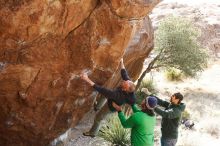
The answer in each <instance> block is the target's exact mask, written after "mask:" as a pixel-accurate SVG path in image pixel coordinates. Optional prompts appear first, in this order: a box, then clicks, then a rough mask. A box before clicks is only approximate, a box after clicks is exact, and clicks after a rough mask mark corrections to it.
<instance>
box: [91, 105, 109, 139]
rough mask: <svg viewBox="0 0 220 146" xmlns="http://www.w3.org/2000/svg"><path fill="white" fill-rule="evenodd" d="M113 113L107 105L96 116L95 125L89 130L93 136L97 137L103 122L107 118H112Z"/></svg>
mask: <svg viewBox="0 0 220 146" xmlns="http://www.w3.org/2000/svg"><path fill="white" fill-rule="evenodd" d="M111 113H113V112H112V111H110V110H109V107H108V104H107V103H105V105H104V106H103V107H102V108H101V109H100V110H99V111H98V113H97V114H96V115H95V118H94V123H93V125H92V128H91V129H90V130H89V133H90V134H92V135H97V134H98V132H99V129H100V127H101V122H102V121H103V120H104V119H105V118H107V116H110V115H111Z"/></svg>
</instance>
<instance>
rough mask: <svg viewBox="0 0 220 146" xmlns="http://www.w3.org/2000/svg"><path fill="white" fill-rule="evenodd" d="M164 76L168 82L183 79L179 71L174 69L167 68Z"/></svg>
mask: <svg viewBox="0 0 220 146" xmlns="http://www.w3.org/2000/svg"><path fill="white" fill-rule="evenodd" d="M165 75H166V78H167V80H169V81H181V80H182V78H183V74H182V73H181V71H180V70H178V69H175V68H169V69H168V70H166V72H165Z"/></svg>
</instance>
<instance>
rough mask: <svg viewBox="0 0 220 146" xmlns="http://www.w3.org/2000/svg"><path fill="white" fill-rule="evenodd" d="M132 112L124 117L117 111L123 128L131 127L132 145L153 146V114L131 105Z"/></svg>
mask: <svg viewBox="0 0 220 146" xmlns="http://www.w3.org/2000/svg"><path fill="white" fill-rule="evenodd" d="M132 110H133V112H134V113H133V114H132V115H131V116H130V117H129V118H128V119H126V117H125V115H124V113H123V112H119V113H118V117H119V119H120V121H121V124H122V126H123V127H124V128H131V145H132V146H153V145H154V127H155V124H156V118H155V116H149V115H148V114H146V113H144V112H142V111H141V110H139V109H138V108H137V106H136V105H133V106H132Z"/></svg>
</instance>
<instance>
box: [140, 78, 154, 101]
mask: <svg viewBox="0 0 220 146" xmlns="http://www.w3.org/2000/svg"><path fill="white" fill-rule="evenodd" d="M155 86H156V85H155V83H154V82H153V80H152V79H144V80H142V82H141V84H140V87H139V88H138V90H137V91H136V97H137V104H140V103H141V102H142V100H143V99H144V98H145V97H146V96H147V94H145V93H144V92H142V88H147V89H148V91H149V92H150V93H152V94H157V90H156V88H155Z"/></svg>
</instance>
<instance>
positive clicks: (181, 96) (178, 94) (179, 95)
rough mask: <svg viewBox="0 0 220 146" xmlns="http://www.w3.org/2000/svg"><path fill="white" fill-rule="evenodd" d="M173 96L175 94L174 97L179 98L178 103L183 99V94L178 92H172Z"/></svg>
mask: <svg viewBox="0 0 220 146" xmlns="http://www.w3.org/2000/svg"><path fill="white" fill-rule="evenodd" d="M173 96H175V97H176V99H179V102H178V103H180V102H181V101H182V100H183V95H182V94H181V93H180V92H177V93H174V94H173Z"/></svg>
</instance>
